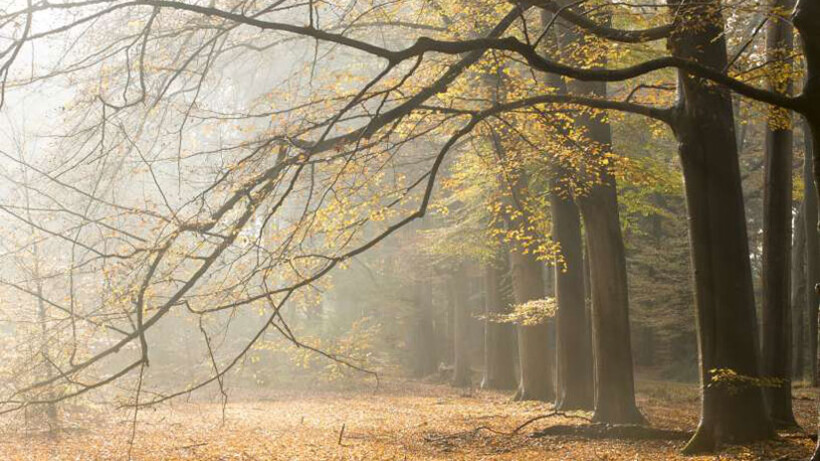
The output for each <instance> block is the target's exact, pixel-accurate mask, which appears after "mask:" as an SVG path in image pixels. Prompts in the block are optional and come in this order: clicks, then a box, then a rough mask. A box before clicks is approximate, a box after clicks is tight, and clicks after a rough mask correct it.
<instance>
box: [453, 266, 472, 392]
mask: <svg viewBox="0 0 820 461" xmlns="http://www.w3.org/2000/svg"><path fill="white" fill-rule="evenodd" d="M466 269H467V268H466V267H465V266H463V265H462V266H459V267H457V268H456V269H455V272H454V274H453V278H452V290H453V320H454V324H453V352H454V360H453V380H452V385H453V386H455V387H469V386H471V385H472V376H471V372H470V328H469V327H470V325H469V322H470V304H469V293H468V286H467V282H468V281H467V270H466Z"/></svg>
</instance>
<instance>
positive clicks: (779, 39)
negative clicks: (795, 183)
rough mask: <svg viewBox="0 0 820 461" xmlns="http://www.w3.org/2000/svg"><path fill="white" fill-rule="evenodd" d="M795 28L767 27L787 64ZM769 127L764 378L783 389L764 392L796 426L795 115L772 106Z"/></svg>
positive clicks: (778, 4)
mask: <svg viewBox="0 0 820 461" xmlns="http://www.w3.org/2000/svg"><path fill="white" fill-rule="evenodd" d="M790 3H791V2H790V1H789V0H774V1H773V3H772V10H773V11H775V12H776V11H778V10H782V9H786V8H790V7H791V5H790ZM792 36H793V31H792V28H791V26H789V24H788V23H787V22H786V21H785V20H782V19H780V18H779V16H777V15H775V16H774V18H773V19H772V20H770V21H769V25H768V29H767V41H766V50H767V51H766V54H767V57H768V59H769V61H771V62H783V60H784V59H787V58H788V57H789V55H790V54H791V51H792V45H793V40H792ZM769 87H770V89H772V90H773V91H777V92H780V93H784V94H789V93H791V87H792V85H791V82H789V83H787V84H786V85H780V84H777V83H776V82H771V83H770V85H769ZM769 110H770V121H769V123H768V126H767V128H766V150H765V163H764V175H765V183H764V189H763V283H762V286H763V312H762V316H763V340H762V343H763V348H762V360H763V362H762V363H763V366H762V371H763V375H764V376H766V377H771V378H776V379H778V380H780V381H781V385H779V386H776V387H768V388H766V389H764V395H765V397H766V403H767V407H768V410H769V416H770V417H771V419H772V421H773V422H774V424H775V425H776V426H780V427H791V426H796V425H797V422H796V421H795V419H794V413H793V411H792V393H791V339H792V338H791V306H790V301H791V299H790V298H791V283H790V268H791V240H792V235H791V233H792V228H791V225H792V158H793V152H792V129H791V127H790V126H789V127H786V126H783V125H784V124H785V123H788V124H791V113H790V112H788V111H784V110H782V109H777V108H771V109H769Z"/></svg>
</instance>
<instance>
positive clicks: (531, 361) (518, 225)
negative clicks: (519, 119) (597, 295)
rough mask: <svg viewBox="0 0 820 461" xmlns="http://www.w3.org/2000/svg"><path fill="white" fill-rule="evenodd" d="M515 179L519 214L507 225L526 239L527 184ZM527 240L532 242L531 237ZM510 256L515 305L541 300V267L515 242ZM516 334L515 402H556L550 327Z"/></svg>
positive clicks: (528, 224) (514, 194)
mask: <svg viewBox="0 0 820 461" xmlns="http://www.w3.org/2000/svg"><path fill="white" fill-rule="evenodd" d="M515 175H516V177H515V178H511V179H510V181H511V184H510V190H511V195H512V201H513V203H514V204H515V205H514V206H515V207H516V208H517V210H516V211H518V214H517V215H516V217H515V218H512V219H509V225H510V227H512V228H513V229H518V230H520V231H521V232H522V233H523V234H524V235H527V234H531V233H532V232H533V230H532V225H531V217H530V213H529V212H528V210H527V207H526V205H525V201H526V198H527V197H528V182H529V180H528V177H527V175H526V174H525V172H523V171H517V172H515ZM530 237H532V238H535V236H532V235H530ZM509 255H510V269H511V271H510V273H511V276H512V289H513V300H514V301H515V303H516V304H524V303H526V302H527V301H532V300H536V299H542V298H543V297H544V296H545V287H544V275H543V271H544V265H543V264H542V263H541V261H539V260H538V258H537V257H536V255H535V254H533V252H532V250H531V249H530V250H527V249H525V248H523V247H522V245H521V244H520V242H517V241H516V242H513V243H512V244H511V245H510V249H509ZM517 330H518V365H519V379H518V391H517V392H516V394H515V397H514V399H515V400H541V401H545V402H551V401H553V400H554V399H555V391H554V389H553V382H552V354H551V352H554V351H551V350H550V344H549V325H548V324H547V323H546V322H545V323H541V324H538V325H519V326H518V328H517Z"/></svg>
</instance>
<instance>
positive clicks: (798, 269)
mask: <svg viewBox="0 0 820 461" xmlns="http://www.w3.org/2000/svg"><path fill="white" fill-rule="evenodd" d="M791 273H792V280H791V281H792V337H793V342H792V350H793V354H792V378H793V379H795V380H802V379H803V377H804V372H805V367H806V359H805V354H804V350H805V348H806V342H805V335H804V331H805V317H806V316H805V315H804V311H805V309H806V223H805V216H804V214H803V204H802V203H801V204H800V205H799V207H798V212H797V218H796V219H795V221H794V244H793V246H792V269H791Z"/></svg>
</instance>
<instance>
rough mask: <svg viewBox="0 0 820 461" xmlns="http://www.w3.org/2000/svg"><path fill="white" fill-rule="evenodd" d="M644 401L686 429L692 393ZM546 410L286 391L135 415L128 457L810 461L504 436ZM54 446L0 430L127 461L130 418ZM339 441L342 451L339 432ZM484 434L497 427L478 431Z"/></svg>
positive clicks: (396, 386) (776, 449) (665, 445)
mask: <svg viewBox="0 0 820 461" xmlns="http://www.w3.org/2000/svg"><path fill="white" fill-rule="evenodd" d="M639 405H640V407H641V409H642V410H643V411H644V413H645V414H646V415H647V417H648V419H649V421H650V422H651V423H652V425H653V426H656V427H659V428H665V429H679V430H690V431H691V430H692V429H693V428H694V426H695V423H696V421H697V407H698V400H697V389H696V388H695V387H694V386H690V385H681V384H670V383H657V382H641V383H640V385H639ZM795 406H796V409H797V414H798V419H799V421H800V423H801V424H803V425H804V427H807V428H810V427H814V424H813V423H812V422H813V421H815V420H816V416H815V412H814V403H813V402H812V400H811V399H810V394H809V392H808V391H807V390H804V389H797V390H796V399H795ZM549 411H550V407H549V406H548V405H542V404H535V403H511V402H510V400H509V396H508V395H506V394H500V393H495V392H484V391H475V392H466V391H459V390H454V389H452V388H449V387H447V386H444V385H433V384H418V383H407V382H402V381H396V380H394V381H391V382H389V383H387V384H383V385H382V388H381V389H380V390H379V391H378V392H376V393H374V392H373V389H372V388H371V389H369V390H367V391H351V392H322V393H311V394H302V395H299V394H294V393H292V392H291V393H282V394H272V395H271V396H269V397H268V398H266V399H264V400H261V401H254V402H240V401H233V402H231V403H229V404H228V406H227V408H226V415H225V417H226V419H225V423H224V425H223V424H221V419H222V408H221V406H220V405H219V404H213V403H207V404H205V403H185V402H176V403H174V404H172V405H170V406H166V407H163V408H160V409H155V410H145V411H143V412H142V413H141V414H140V424H139V425H138V430H137V435H136V442H135V444H134V447H133V452H132V454H133V459H135V460H203V461H204V460H207V461H216V460H226V461H227V460H244V461H250V460H258V461H263V460H293V461H296V460H300V461H312V460H451V459H452V460H516V461H518V460H521V461H524V460H676V459H688V460H693V461H694V460H716V459H720V460H787V459H806V458H807V457H808V456H809V455H810V453H811V448H812V445H813V443H812V442H811V441H810V440H808V439H806V438H805V437H802V436H799V435H788V436H784V437H783V438H781V439H780V440H778V441H772V442H767V443H759V444H754V445H751V446H737V447H726V448H725V449H724V451H723V452H722V453H721V454H720V457H719V458H718V457H716V456H715V455H712V456H708V457H694V458H685V457H683V456H681V455H680V454H679V450H680V448H681V446H682V445H683V441H680V440H650V441H646V440H644V441H629V440H586V439H583V438H579V437H575V436H550V437H532V436H531V434H532V433H533V432H534V431H536V430H539V429H543V428H545V427H547V426H549V425H553V424H584V422H583V421H581V420H578V419H567V418H562V417H554V418H550V419H548V420H545V421H540V422H537V423H534V424H532V425H530V426H528V427H527V428H526V429H525V430H524V431H523V432H522V434H521V435H516V436H509V435H504V434H498V433H494V432H492V430H495V431H500V432H509V431H511V430H512V429H513V428H515V427H516V426H518V425H519V424H521V423H522V422H524V421H526V420H528V419H529V418H531V417H533V416H537V415H539V414H545V413H548V412H549ZM64 412H66V413H67V414H64V415H63V420H64V423H63V424H64V426H65V429H64V430H63V432H62V433H61V434H60V435H59V436H58V438H56V439H54V438H50V437H49V436H46V435H43V434H38V433H34V432H33V431H29V433H28V434H26V433H25V432H24V431H23V429H21V427H20V425H19V424H13V425H11V424H7V425H6V426H5V428H3V429H2V433H0V459H2V460H72V461H75V460H94V461H97V460H124V459H127V452H128V440H129V435H130V431H131V427H132V426H131V421H130V418H131V416H129V414H128V413H126V412H114V413H112V412H110V410H109V412H108V413H101V412H100V411H96V410H89V409H87V408H85V409H80V408H72V409H68V408H66V409H64ZM343 425H344V433H343V434H342V437H341V444H340V443H339V435H340V432H341V429H342V426H343ZM482 426H483V427H487V428H490V429H492V430H487V429H480V430H478V431H475V429H476V428H478V427H482Z"/></svg>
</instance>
